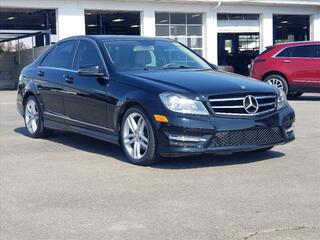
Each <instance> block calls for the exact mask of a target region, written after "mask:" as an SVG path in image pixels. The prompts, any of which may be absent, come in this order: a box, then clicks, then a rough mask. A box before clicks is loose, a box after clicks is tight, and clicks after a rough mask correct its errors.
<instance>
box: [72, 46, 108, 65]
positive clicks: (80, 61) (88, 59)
mask: <svg viewBox="0 0 320 240" xmlns="http://www.w3.org/2000/svg"><path fill="white" fill-rule="evenodd" d="M73 65H74V68H75V69H78V68H79V67H80V66H86V65H98V66H99V67H100V69H101V68H103V67H102V66H103V64H102V60H101V57H100V54H99V52H98V49H97V47H96V46H95V45H94V44H92V43H91V42H89V41H83V40H82V41H80V44H79V47H78V48H77V53H76V57H75V60H74V64H73Z"/></svg>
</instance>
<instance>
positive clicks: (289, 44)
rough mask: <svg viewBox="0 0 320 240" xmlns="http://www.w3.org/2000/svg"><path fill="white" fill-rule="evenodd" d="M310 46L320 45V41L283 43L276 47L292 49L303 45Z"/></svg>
mask: <svg viewBox="0 0 320 240" xmlns="http://www.w3.org/2000/svg"><path fill="white" fill-rule="evenodd" d="M310 44H320V42H319V41H300V42H283V43H277V44H275V45H274V46H276V47H290V46H302V45H310Z"/></svg>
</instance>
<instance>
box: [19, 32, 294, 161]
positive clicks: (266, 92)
mask: <svg viewBox="0 0 320 240" xmlns="http://www.w3.org/2000/svg"><path fill="white" fill-rule="evenodd" d="M17 106H18V110H19V112H20V113H21V115H22V116H23V117H24V120H25V125H26V129H27V132H28V134H29V135H30V137H33V138H39V137H45V136H48V134H49V133H51V132H52V130H67V131H72V132H76V133H80V134H84V135H87V136H91V137H94V138H98V139H102V140H106V141H109V142H112V143H116V144H121V146H122V147H123V150H124V152H125V154H126V156H127V157H128V159H129V161H130V162H132V163H134V164H138V165H150V164H152V163H155V162H156V161H158V160H159V159H160V157H161V156H182V155H191V154H202V153H214V154H230V153H234V152H250V151H267V150H269V149H271V148H272V147H274V146H275V145H279V144H284V143H287V142H289V141H292V140H293V139H294V138H295V136H294V130H293V123H294V121H295V114H294V111H293V109H292V108H291V107H290V106H289V105H288V102H287V99H286V96H285V94H284V93H283V92H282V91H281V90H278V89H276V88H275V87H274V86H272V85H269V84H266V83H262V82H259V81H256V80H253V79H250V78H246V77H242V76H239V75H235V74H231V73H226V72H222V71H219V70H218V69H217V68H216V67H215V66H214V65H212V64H210V63H208V62H207V61H206V60H205V59H203V58H202V57H200V56H198V55H197V54H195V53H194V52H192V51H191V50H190V49H188V48H187V47H185V46H184V45H182V44H180V43H178V42H175V41H172V40H167V39H162V38H146V37H133V36H79V37H71V38H68V39H64V40H62V41H60V42H58V43H57V44H55V45H54V46H52V47H51V48H50V49H49V50H48V51H46V52H45V53H44V54H43V55H42V56H41V57H39V58H38V59H37V60H35V61H34V62H33V63H32V64H31V65H29V66H27V67H26V68H24V69H23V71H22V73H21V76H20V79H19V86H18V95H17Z"/></svg>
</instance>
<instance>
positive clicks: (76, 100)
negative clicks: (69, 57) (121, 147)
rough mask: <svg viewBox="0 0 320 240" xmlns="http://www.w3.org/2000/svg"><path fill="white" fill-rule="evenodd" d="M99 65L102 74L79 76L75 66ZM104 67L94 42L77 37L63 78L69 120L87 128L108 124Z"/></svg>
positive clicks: (65, 105)
mask: <svg viewBox="0 0 320 240" xmlns="http://www.w3.org/2000/svg"><path fill="white" fill-rule="evenodd" d="M83 66H98V67H99V71H100V72H101V73H104V76H82V75H79V74H78V69H79V68H80V67H83ZM106 76H107V70H106V67H105V64H104V61H103V58H102V55H101V52H100V50H99V48H98V46H97V44H96V43H95V42H94V41H93V40H89V39H83V40H80V41H79V43H78V46H77V49H76V51H75V56H74V61H73V65H72V69H71V70H69V71H68V72H66V74H65V76H64V77H65V79H64V81H63V89H64V93H63V102H64V107H65V113H66V116H67V117H68V121H69V123H70V124H72V125H78V126H81V127H86V128H104V129H106V130H108V128H107V127H108V124H107V102H106V101H107V99H106V98H107V77H106Z"/></svg>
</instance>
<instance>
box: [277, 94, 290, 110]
mask: <svg viewBox="0 0 320 240" xmlns="http://www.w3.org/2000/svg"><path fill="white" fill-rule="evenodd" d="M286 106H288V100H287V96H286V94H285V93H284V91H282V90H279V92H278V97H277V109H278V110H280V109H282V108H284V107H286Z"/></svg>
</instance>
